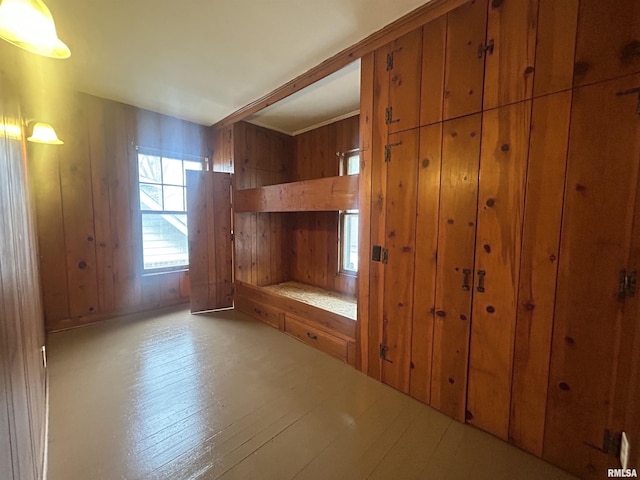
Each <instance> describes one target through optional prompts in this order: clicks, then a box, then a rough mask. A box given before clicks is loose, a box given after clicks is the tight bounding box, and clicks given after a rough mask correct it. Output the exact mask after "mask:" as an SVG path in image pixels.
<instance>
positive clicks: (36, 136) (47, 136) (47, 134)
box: [27, 122, 64, 145]
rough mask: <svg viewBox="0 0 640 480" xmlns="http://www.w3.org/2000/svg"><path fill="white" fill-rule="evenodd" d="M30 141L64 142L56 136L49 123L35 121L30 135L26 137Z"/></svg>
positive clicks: (56, 143) (54, 143) (61, 143)
mask: <svg viewBox="0 0 640 480" xmlns="http://www.w3.org/2000/svg"><path fill="white" fill-rule="evenodd" d="M27 140H29V141H30V142H34V143H46V144H47V145H63V144H64V142H63V141H62V140H60V139H59V138H58V135H56V131H55V130H54V129H53V127H52V126H51V125H49V124H48V123H44V122H35V123H34V124H33V128H32V130H31V136H30V137H29V138H27Z"/></svg>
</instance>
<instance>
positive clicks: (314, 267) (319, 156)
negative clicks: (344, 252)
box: [290, 115, 360, 296]
mask: <svg viewBox="0 0 640 480" xmlns="http://www.w3.org/2000/svg"><path fill="white" fill-rule="evenodd" d="M359 121H360V117H359V116H358V115H356V116H354V117H350V118H347V119H345V120H340V121H338V122H335V123H331V124H329V125H326V126H324V127H320V128H317V129H314V130H311V131H309V132H306V133H302V134H300V135H297V136H296V137H294V142H295V156H294V164H293V180H295V181H299V180H311V179H314V178H323V177H333V176H336V175H338V174H339V173H340V166H339V165H340V160H339V157H338V155H336V154H337V153H342V152H346V151H348V150H352V149H354V148H358V146H359V135H358V132H359ZM291 219H292V220H291V228H292V230H293V237H292V244H291V245H292V247H291V251H290V254H291V260H290V261H291V265H290V277H291V280H296V281H298V282H303V283H308V284H311V285H316V286H318V287H321V288H325V289H327V290H334V291H337V292H343V293H346V294H348V295H353V296H355V295H356V277H355V276H352V275H344V274H340V273H338V267H339V265H338V262H339V261H340V260H339V255H338V212H301V213H293V214H291Z"/></svg>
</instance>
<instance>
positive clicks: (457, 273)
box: [431, 114, 482, 422]
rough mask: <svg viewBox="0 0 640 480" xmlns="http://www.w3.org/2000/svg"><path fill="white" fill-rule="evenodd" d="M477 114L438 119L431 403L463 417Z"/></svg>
mask: <svg viewBox="0 0 640 480" xmlns="http://www.w3.org/2000/svg"><path fill="white" fill-rule="evenodd" d="M481 125H482V115H481V114H476V115H470V116H467V117H463V118H460V119H456V120H450V121H448V122H445V123H444V126H443V136H442V183H441V187H440V212H439V225H438V256H437V258H438V259H437V275H436V299H435V317H434V334H433V367H432V380H431V406H433V407H434V408H437V409H438V410H440V411H441V412H443V413H446V414H447V415H449V416H451V417H453V418H455V419H457V420H459V421H462V422H464V419H465V407H466V397H467V365H468V358H469V333H470V328H471V327H470V325H471V321H472V319H471V299H472V294H473V290H472V286H473V266H474V253H475V240H476V212H477V201H478V200H477V197H478V167H479V162H480V138H481Z"/></svg>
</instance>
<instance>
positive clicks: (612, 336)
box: [544, 75, 640, 478]
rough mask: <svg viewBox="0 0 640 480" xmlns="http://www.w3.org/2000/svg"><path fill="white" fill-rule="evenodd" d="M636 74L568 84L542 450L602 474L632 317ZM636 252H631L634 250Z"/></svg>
mask: <svg viewBox="0 0 640 480" xmlns="http://www.w3.org/2000/svg"><path fill="white" fill-rule="evenodd" d="M638 88H640V75H634V76H628V77H624V78H622V79H618V80H613V81H608V82H603V83H598V84H595V85H590V86H585V87H581V88H578V89H576V90H575V91H574V95H573V106H572V111H571V134H570V139H569V158H568V166H567V183H566V195H565V204H564V213H563V222H562V237H561V248H560V261H559V267H558V286H557V294H556V307H555V324H554V332H553V342H552V356H551V367H550V377H549V394H548V406H547V415H546V428H545V444H544V458H545V459H547V460H549V461H550V462H552V463H555V464H557V465H561V466H563V467H564V468H566V469H568V470H570V471H572V472H574V473H576V474H578V475H580V476H582V477H584V478H601V477H602V475H603V472H605V468H611V466H612V465H616V460H615V458H613V457H611V456H609V455H607V454H606V453H604V452H603V451H602V450H603V448H604V445H603V437H604V432H605V430H607V429H608V430H611V431H616V430H617V429H619V428H620V427H621V426H622V419H621V416H622V415H623V413H624V409H621V404H624V402H626V399H623V400H620V398H619V397H621V396H624V395H621V393H622V390H624V389H625V388H626V378H625V377H626V376H627V375H628V373H629V370H630V369H631V365H630V363H631V360H630V354H631V351H630V348H626V349H622V348H621V347H622V346H623V345H626V344H628V339H629V338H630V337H632V334H633V331H632V330H630V328H631V327H630V325H633V323H637V318H634V319H633V320H631V321H629V319H628V318H626V319H625V315H624V313H625V308H626V298H627V296H626V295H625V294H624V292H622V294H621V293H620V291H619V282H620V275H621V271H622V270H627V271H637V270H638V269H640V265H638V264H630V263H629V251H630V246H631V243H632V241H634V240H635V239H634V238H633V237H632V220H633V215H634V204H635V202H636V197H637V182H638V169H639V164H640V115H638V110H637V109H638V93H637V92H636V93H630V94H625V93H626V92H628V91H629V90H632V89H638ZM635 261H636V262H637V257H635Z"/></svg>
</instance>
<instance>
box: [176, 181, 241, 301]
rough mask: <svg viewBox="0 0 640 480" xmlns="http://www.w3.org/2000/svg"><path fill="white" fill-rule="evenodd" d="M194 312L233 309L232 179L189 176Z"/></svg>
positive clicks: (190, 255)
mask: <svg viewBox="0 0 640 480" xmlns="http://www.w3.org/2000/svg"><path fill="white" fill-rule="evenodd" d="M187 230H188V237H189V282H190V292H191V293H190V295H191V312H192V313H195V312H203V311H207V310H216V309H220V308H227V307H232V306H233V264H232V253H231V248H232V244H231V175H230V174H228V173H217V172H196V171H188V172H187Z"/></svg>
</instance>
